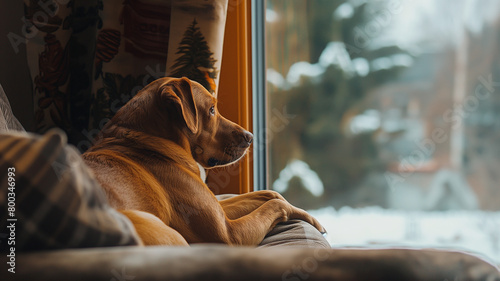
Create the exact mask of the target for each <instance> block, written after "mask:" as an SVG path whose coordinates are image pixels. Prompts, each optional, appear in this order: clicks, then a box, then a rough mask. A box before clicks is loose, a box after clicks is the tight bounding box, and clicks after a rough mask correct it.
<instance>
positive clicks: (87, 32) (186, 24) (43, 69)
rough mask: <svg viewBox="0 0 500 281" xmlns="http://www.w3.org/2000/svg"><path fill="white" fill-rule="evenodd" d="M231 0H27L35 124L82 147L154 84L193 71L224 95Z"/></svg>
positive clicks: (197, 78) (196, 77)
mask: <svg viewBox="0 0 500 281" xmlns="http://www.w3.org/2000/svg"><path fill="white" fill-rule="evenodd" d="M227 2H228V0H46V1H44V0H42V1H40V0H25V17H26V21H27V23H28V24H27V25H26V37H27V39H28V41H27V46H26V49H27V61H28V65H29V70H30V74H31V77H32V80H33V101H34V113H35V131H36V132H38V133H44V132H46V131H47V130H48V129H50V128H52V127H59V128H62V129H63V130H64V131H66V133H67V135H68V139H69V142H70V143H72V144H73V145H75V146H76V147H77V148H78V149H79V150H80V151H82V152H83V151H85V150H86V149H88V148H89V147H90V146H91V145H92V141H93V139H94V137H95V136H96V135H97V134H98V132H99V131H100V130H101V129H102V127H103V126H104V125H105V124H106V122H107V121H108V120H109V119H110V118H111V117H112V116H113V115H114V114H115V113H116V111H117V110H118V109H120V107H121V106H123V104H125V103H126V102H127V101H128V100H130V99H131V98H132V97H133V96H134V95H135V94H136V93H137V92H138V91H139V90H141V89H142V88H143V87H144V86H146V85H147V84H148V83H150V82H152V81H153V80H155V79H158V78H160V77H163V76H173V77H183V76H185V77H188V78H190V79H193V80H195V81H198V82H199V83H200V84H202V85H203V86H205V87H206V88H207V90H209V91H210V92H211V93H212V94H214V95H217V85H218V78H219V73H220V66H221V59H222V45H223V44H222V43H223V35H224V26H225V21H226V12H227V5H228V3H227Z"/></svg>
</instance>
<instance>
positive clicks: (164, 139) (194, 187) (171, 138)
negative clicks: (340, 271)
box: [83, 77, 325, 246]
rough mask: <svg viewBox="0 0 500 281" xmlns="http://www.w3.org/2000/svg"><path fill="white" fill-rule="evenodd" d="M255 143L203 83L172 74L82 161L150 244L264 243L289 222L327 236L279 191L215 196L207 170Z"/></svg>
mask: <svg viewBox="0 0 500 281" xmlns="http://www.w3.org/2000/svg"><path fill="white" fill-rule="evenodd" d="M252 141H253V135H252V134H251V133H250V132H248V131H246V130H245V129H243V128H242V127H241V126H239V125H237V124H235V123H233V122H231V121H229V120H227V119H226V118H224V117H223V116H221V114H220V113H219V111H218V110H217V100H216V98H215V97H213V96H212V95H211V94H210V93H209V92H208V91H207V90H206V89H205V88H204V87H203V86H201V85H200V84H199V83H197V82H195V81H191V80H189V79H187V78H169V77H165V78H160V79H158V80H156V81H153V82H152V83H150V84H149V85H147V86H146V87H145V88H144V89H143V90H141V91H139V92H138V93H137V95H136V96H135V97H133V98H132V99H131V100H130V101H129V102H128V103H126V104H125V105H124V106H123V107H122V108H121V109H120V110H118V112H117V113H116V114H115V116H114V117H113V118H112V119H111V120H110V121H109V122H108V123H107V124H106V126H105V127H104V128H103V130H102V131H101V134H100V136H99V137H98V138H97V140H96V142H95V143H94V145H93V146H92V147H91V148H90V149H89V150H88V151H87V152H86V153H84V154H83V159H84V160H85V162H86V164H87V165H88V166H89V167H90V168H91V169H92V170H93V171H94V173H95V176H96V178H97V180H98V181H99V182H100V184H101V185H102V187H103V189H104V190H105V193H106V195H107V197H108V199H109V202H110V204H111V205H112V206H113V207H114V208H116V209H118V210H119V211H120V212H122V213H123V214H124V215H126V216H127V217H128V218H129V219H130V220H131V221H132V223H133V224H134V227H135V229H136V231H137V233H138V235H139V237H140V238H141V240H142V242H143V244H144V245H184V246H186V245H189V244H192V243H225V244H229V245H258V244H259V243H260V242H261V241H262V240H263V239H264V237H265V235H266V234H267V233H268V232H269V231H270V230H271V229H272V228H273V227H274V226H275V225H276V224H278V223H279V222H284V221H287V220H289V219H301V220H304V221H306V222H308V223H310V224H312V225H313V226H314V227H316V228H317V229H318V231H320V232H322V233H325V229H324V228H323V227H322V226H321V224H320V223H319V222H318V221H317V220H316V219H314V218H313V217H312V216H311V215H309V214H308V213H307V212H305V211H304V210H302V209H299V208H297V207H294V206H292V205H291V204H290V203H288V202H287V201H286V200H285V199H284V198H283V197H282V196H281V195H280V194H279V193H277V192H275V191H271V190H263V191H255V192H250V193H246V194H242V195H238V196H235V197H232V198H229V199H226V200H221V201H218V200H217V199H216V197H215V195H214V194H213V193H212V192H211V191H210V189H209V188H208V187H207V185H206V184H205V182H204V181H203V180H202V173H203V172H204V169H211V168H214V167H221V166H225V165H230V164H232V163H235V162H236V161H238V160H239V159H241V158H242V157H243V156H244V155H245V154H246V152H247V150H248V148H249V147H250V146H251V144H252ZM199 167H202V168H201V169H200V168H199Z"/></svg>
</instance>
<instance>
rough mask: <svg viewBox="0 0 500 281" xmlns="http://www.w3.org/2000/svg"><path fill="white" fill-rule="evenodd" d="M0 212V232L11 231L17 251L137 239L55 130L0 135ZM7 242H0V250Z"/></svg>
mask: <svg viewBox="0 0 500 281" xmlns="http://www.w3.org/2000/svg"><path fill="white" fill-rule="evenodd" d="M9 207H10V209H8V208H9ZM0 210H2V211H1V212H0V232H4V233H5V232H6V233H7V234H8V235H9V236H11V231H13V232H14V235H15V250H16V251H27V250H43V249H57V248H80V247H99V246H118V245H137V244H138V243H139V239H138V237H137V234H136V232H135V229H134V227H133V226H132V223H131V222H130V221H129V220H128V219H127V218H126V217H125V216H123V215H122V214H120V213H118V212H117V211H116V210H115V209H113V208H111V207H110V206H109V205H108V203H107V200H106V198H105V195H104V192H103V191H102V189H101V188H100V185H99V184H98V183H97V181H96V180H95V178H94V177H93V174H92V173H91V172H90V170H89V168H87V167H86V166H85V165H84V163H83V161H82V159H81V157H80V155H79V153H78V152H77V151H76V149H75V148H74V147H72V146H69V145H67V144H66V136H65V135H64V133H63V132H62V131H60V130H57V129H54V130H51V131H49V132H47V133H46V134H45V135H43V136H35V135H30V134H27V133H14V132H10V133H4V134H0ZM5 210H8V211H9V212H5ZM7 225H8V226H13V227H12V228H6V227H7ZM14 227H15V228H14ZM10 246H12V245H6V244H5V243H0V247H2V250H4V251H5V250H7V249H9V250H10Z"/></svg>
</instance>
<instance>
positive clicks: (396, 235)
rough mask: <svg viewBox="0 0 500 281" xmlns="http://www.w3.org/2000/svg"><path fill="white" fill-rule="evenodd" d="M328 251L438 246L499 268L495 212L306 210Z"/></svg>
mask: <svg viewBox="0 0 500 281" xmlns="http://www.w3.org/2000/svg"><path fill="white" fill-rule="evenodd" d="M308 212H309V213H310V214H311V215H313V216H314V217H316V218H317V219H318V220H319V221H320V223H322V224H323V226H324V227H325V228H326V229H327V231H328V236H327V240H328V242H329V243H330V244H331V245H332V246H333V247H343V246H356V247H363V246H370V247H372V246H379V247H392V246H397V247H405V248H407V247H410V248H413V247H414V248H430V247H432V248H439V249H453V250H459V251H465V252H469V253H472V254H475V255H478V256H481V257H482V258H485V259H486V260H489V261H491V262H493V263H496V264H500V212H486V211H432V212H431V211H429V212H425V211H411V212H410V211H399V210H388V209H382V208H380V207H365V208H359V209H353V208H350V207H343V208H341V209H340V210H335V209H334V208H333V207H327V208H323V209H318V210H309V211H308Z"/></svg>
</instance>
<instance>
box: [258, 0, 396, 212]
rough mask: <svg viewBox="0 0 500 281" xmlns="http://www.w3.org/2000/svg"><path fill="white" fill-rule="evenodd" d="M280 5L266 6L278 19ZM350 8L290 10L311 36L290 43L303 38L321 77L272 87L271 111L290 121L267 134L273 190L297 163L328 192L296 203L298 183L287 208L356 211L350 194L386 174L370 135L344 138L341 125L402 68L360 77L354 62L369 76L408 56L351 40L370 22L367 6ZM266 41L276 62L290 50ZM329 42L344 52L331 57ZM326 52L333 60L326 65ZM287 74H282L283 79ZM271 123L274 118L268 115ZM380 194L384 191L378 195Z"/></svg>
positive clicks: (321, 2) (327, 1)
mask: <svg viewBox="0 0 500 281" xmlns="http://www.w3.org/2000/svg"><path fill="white" fill-rule="evenodd" d="M282 2H283V0H269V1H268V3H269V4H268V5H269V7H271V8H272V9H274V12H275V13H277V14H278V15H281V13H282V11H280V10H276V9H279V8H280V7H283V6H282ZM286 2H287V9H293V7H290V6H293V5H294V3H295V4H296V5H302V4H303V1H299V2H297V1H290V2H288V1H286ZM358 2H359V1H358ZM351 3H352V1H340V0H336V1H331V0H315V1H307V9H306V10H303V9H302V10H300V9H298V8H299V7H296V9H294V10H295V11H300V13H296V14H295V17H294V19H292V20H295V21H300V22H306V23H307V25H308V30H307V32H299V33H300V34H295V35H294V36H299V37H301V38H303V40H301V41H300V44H301V45H307V46H308V49H309V57H310V62H309V63H310V64H311V65H313V66H314V68H315V69H318V68H319V69H321V70H322V71H321V72H319V73H318V74H317V75H313V74H312V73H307V72H304V74H306V75H302V76H300V81H299V82H298V83H295V84H292V83H290V81H288V82H287V83H289V84H287V86H277V85H272V84H270V85H269V95H268V98H269V104H270V109H278V110H281V108H283V110H282V111H286V112H287V113H288V114H289V115H290V116H293V118H292V119H291V120H290V124H287V126H284V127H283V129H282V130H278V131H273V132H272V134H273V138H272V142H271V143H270V158H271V161H270V163H271V167H270V168H271V169H270V176H271V182H273V181H274V180H276V179H277V178H278V177H279V173H280V171H282V170H283V169H284V167H285V166H286V164H287V163H288V162H289V161H292V160H293V159H300V160H303V161H305V162H306V163H307V164H309V166H310V167H311V169H312V170H314V171H315V172H316V173H318V175H319V177H320V178H321V180H322V181H323V183H324V186H325V191H324V194H323V196H321V197H320V198H316V197H314V196H313V195H312V194H310V193H308V192H301V193H300V196H295V195H293V194H292V193H297V191H296V190H297V188H298V187H297V186H299V185H301V182H300V181H293V184H292V183H290V185H289V189H288V190H287V191H286V192H284V195H285V196H286V197H288V196H289V197H290V198H292V199H293V200H290V201H291V202H292V203H294V204H296V205H298V206H301V207H303V208H319V207H322V206H325V205H333V206H334V207H341V206H343V205H355V203H354V202H353V201H351V202H348V201H346V200H347V199H346V198H348V197H349V194H350V193H352V192H354V191H355V190H354V189H356V188H357V186H359V184H360V183H361V182H362V181H363V180H364V179H365V178H366V177H368V176H369V174H370V172H374V171H379V172H380V171H382V173H383V171H385V167H386V163H384V162H382V161H381V160H380V159H379V157H378V151H377V146H376V145H375V141H374V134H375V132H370V133H363V134H348V133H346V131H345V126H346V124H345V121H346V120H345V119H346V115H347V113H348V112H349V113H350V114H361V113H362V112H359V110H358V108H359V109H360V104H361V103H362V102H363V100H364V99H365V98H366V96H367V94H368V90H371V89H373V88H375V87H378V86H380V85H382V84H384V83H386V82H387V81H389V80H390V79H394V77H396V76H398V74H399V73H400V72H401V70H402V69H403V68H402V67H397V66H390V67H386V68H382V69H380V70H377V69H370V71H368V70H367V71H366V73H359V72H357V71H356V66H355V65H354V62H353V59H356V58H359V59H360V60H361V61H362V62H365V64H366V67H367V68H368V67H369V65H370V62H371V61H373V60H374V59H377V58H380V57H388V56H392V55H395V54H403V53H406V52H405V51H404V50H401V49H400V48H398V47H397V46H384V47H377V46H373V45H370V42H371V41H370V38H369V37H366V38H365V39H366V40H367V42H366V44H364V43H363V44H361V43H360V42H359V39H356V38H355V37H354V35H355V34H356V32H357V31H359V30H362V29H364V28H365V26H366V24H367V23H368V22H369V21H372V20H373V14H372V13H368V12H367V8H368V5H369V4H367V2H366V1H365V2H363V1H361V4H359V5H357V6H355V5H353V4H351ZM382 3H385V2H384V1H382ZM346 5H347V6H346ZM341 6H342V7H341ZM339 7H340V8H341V9H344V12H343V14H342V16H338V15H336V14H337V12H338V9H340V8H339ZM371 8H372V9H384V5H382V4H380V3H378V4H377V6H375V7H371ZM279 19H280V20H281V21H280V22H279V24H282V25H284V26H287V25H288V20H291V19H288V18H286V17H280V18H279ZM273 24H274V25H276V24H278V23H273ZM272 28H276V27H272ZM290 33H291V32H290ZM267 40H268V43H267V44H268V51H267V52H268V54H270V55H269V56H270V57H271V56H273V54H280V50H281V49H282V48H288V49H293V48H294V47H293V46H285V47H284V46H283V41H281V44H278V43H277V42H276V41H275V40H276V39H275V38H273V36H272V35H269V34H268V37H267ZM281 40H283V39H281ZM284 42H285V44H288V43H290V42H291V41H289V40H287V39H286V38H285V40H284ZM331 42H341V44H340V46H343V48H344V49H343V51H339V50H337V49H334V50H336V51H335V52H333V53H332V52H331V49H328V48H329V46H332V45H331V44H330V43H331ZM342 43H343V45H342ZM304 48H305V47H304ZM327 49H328V53H329V56H330V57H328V58H325V57H324V55H325V54H326V51H327ZM291 59H293V58H291ZM325 60H326V61H327V62H328V64H326V63H325ZM294 62H296V61H288V62H287V64H288V65H292V64H293V63H294ZM277 64H278V62H277V61H276V60H274V59H273V58H271V60H270V61H269V62H268V68H273V69H280V66H279V65H277ZM292 68H293V67H292ZM287 70H288V69H287ZM287 74H288V73H282V75H283V76H284V78H285V79H286V78H287ZM269 116H270V117H271V118H272V116H273V114H272V111H271V112H270V113H269ZM271 129H272V128H271ZM378 182H379V183H380V181H378ZM382 182H383V181H382ZM382 184H383V183H382ZM292 187H293V188H292ZM302 188H304V187H302ZM377 190H383V189H380V188H377ZM377 196H379V198H373V202H374V204H377V203H378V204H383V202H384V200H385V197H384V194H377Z"/></svg>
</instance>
